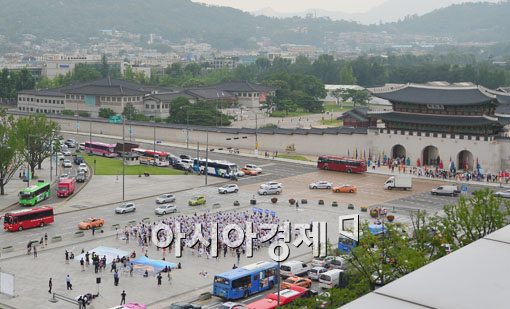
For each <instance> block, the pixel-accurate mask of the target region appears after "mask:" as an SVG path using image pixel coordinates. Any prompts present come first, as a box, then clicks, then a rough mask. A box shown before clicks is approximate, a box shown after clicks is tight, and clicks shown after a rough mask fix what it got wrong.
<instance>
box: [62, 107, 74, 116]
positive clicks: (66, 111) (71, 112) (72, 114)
mask: <svg viewBox="0 0 510 309" xmlns="http://www.w3.org/2000/svg"><path fill="white" fill-rule="evenodd" d="M62 115H64V116H74V111H72V110H70V109H64V110H63V111H62Z"/></svg>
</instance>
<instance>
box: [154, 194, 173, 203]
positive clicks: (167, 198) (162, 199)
mask: <svg viewBox="0 0 510 309" xmlns="http://www.w3.org/2000/svg"><path fill="white" fill-rule="evenodd" d="M173 202H175V195H173V194H161V195H160V196H158V198H157V199H156V204H166V203H173Z"/></svg>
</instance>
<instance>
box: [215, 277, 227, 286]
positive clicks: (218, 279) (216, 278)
mask: <svg viewBox="0 0 510 309" xmlns="http://www.w3.org/2000/svg"><path fill="white" fill-rule="evenodd" d="M214 282H216V283H220V284H224V285H228V284H229V282H228V280H227V279H225V278H222V277H215V278H214Z"/></svg>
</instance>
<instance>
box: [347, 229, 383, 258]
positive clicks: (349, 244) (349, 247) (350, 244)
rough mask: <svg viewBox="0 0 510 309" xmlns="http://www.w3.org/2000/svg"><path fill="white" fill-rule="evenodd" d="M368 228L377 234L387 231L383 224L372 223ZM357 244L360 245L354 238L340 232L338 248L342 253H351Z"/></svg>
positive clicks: (373, 233)
mask: <svg viewBox="0 0 510 309" xmlns="http://www.w3.org/2000/svg"><path fill="white" fill-rule="evenodd" d="M368 230H369V231H370V233H371V234H372V235H375V236H379V235H384V234H386V233H387V229H386V228H385V227H384V226H383V225H382V224H371V225H369V226H368ZM356 246H358V242H356V241H355V240H354V239H350V238H348V237H346V236H345V235H343V234H340V236H339V237H338V250H340V252H342V254H349V253H350V252H351V251H352V249H353V248H355V247H356Z"/></svg>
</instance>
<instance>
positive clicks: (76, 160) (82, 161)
mask: <svg viewBox="0 0 510 309" xmlns="http://www.w3.org/2000/svg"><path fill="white" fill-rule="evenodd" d="M81 163H85V160H84V159H83V157H81V156H76V157H75V158H74V164H76V165H80V164H81Z"/></svg>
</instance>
